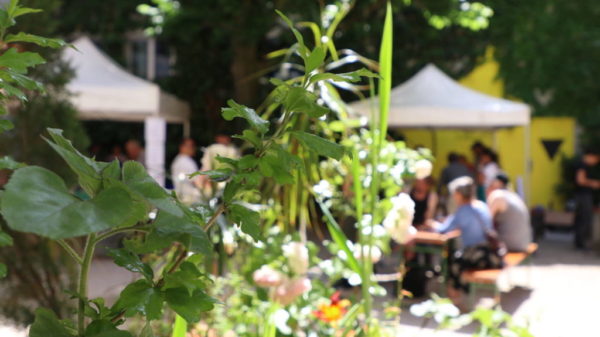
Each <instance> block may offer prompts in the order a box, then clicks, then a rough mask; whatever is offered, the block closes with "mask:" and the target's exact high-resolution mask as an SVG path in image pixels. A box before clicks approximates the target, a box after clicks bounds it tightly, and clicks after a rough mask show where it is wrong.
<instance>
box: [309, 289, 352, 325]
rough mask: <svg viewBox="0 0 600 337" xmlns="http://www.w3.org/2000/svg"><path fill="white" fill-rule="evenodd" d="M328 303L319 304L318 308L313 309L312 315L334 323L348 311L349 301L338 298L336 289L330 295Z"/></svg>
mask: <svg viewBox="0 0 600 337" xmlns="http://www.w3.org/2000/svg"><path fill="white" fill-rule="evenodd" d="M330 301H331V302H330V303H329V304H326V303H323V304H319V306H318V307H317V308H318V310H315V311H314V312H313V313H314V315H315V316H316V317H317V318H318V319H320V320H321V321H323V322H327V323H334V322H336V321H338V320H340V319H341V318H342V317H344V315H345V314H346V311H348V309H347V308H348V307H349V306H350V301H348V300H345V299H340V292H339V291H337V292H335V293H334V294H333V295H331V298H330Z"/></svg>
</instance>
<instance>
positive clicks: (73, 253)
mask: <svg viewBox="0 0 600 337" xmlns="http://www.w3.org/2000/svg"><path fill="white" fill-rule="evenodd" d="M56 243H58V245H59V246H61V247H62V248H63V249H64V250H65V251H66V252H67V253H68V254H69V255H70V256H71V257H72V258H73V259H74V260H75V261H77V263H79V264H82V263H83V260H82V259H81V256H79V254H77V252H76V251H75V249H73V247H71V246H70V245H69V244H68V243H67V242H66V241H65V240H62V239H61V240H56Z"/></svg>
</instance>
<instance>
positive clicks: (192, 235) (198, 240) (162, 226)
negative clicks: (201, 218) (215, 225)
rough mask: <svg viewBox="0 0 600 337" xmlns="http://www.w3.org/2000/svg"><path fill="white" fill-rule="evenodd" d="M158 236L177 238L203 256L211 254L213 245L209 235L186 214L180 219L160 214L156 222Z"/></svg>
mask: <svg viewBox="0 0 600 337" xmlns="http://www.w3.org/2000/svg"><path fill="white" fill-rule="evenodd" d="M154 226H155V228H156V233H157V235H162V236H164V235H166V236H170V237H173V236H175V237H176V238H177V241H179V242H181V243H183V244H184V245H188V244H189V246H188V249H189V250H191V251H194V252H199V253H203V254H207V255H209V254H211V252H212V243H211V242H210V240H209V238H208V235H206V233H205V232H204V230H203V229H202V228H201V227H200V223H198V222H194V219H193V218H192V217H191V216H190V214H188V213H187V212H184V214H183V215H182V216H180V217H178V216H175V215H173V214H171V213H167V212H158V216H157V217H156V220H155V221H154Z"/></svg>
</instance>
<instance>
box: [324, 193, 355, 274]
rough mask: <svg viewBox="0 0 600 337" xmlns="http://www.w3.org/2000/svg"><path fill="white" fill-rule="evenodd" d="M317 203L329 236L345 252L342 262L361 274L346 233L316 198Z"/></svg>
mask: <svg viewBox="0 0 600 337" xmlns="http://www.w3.org/2000/svg"><path fill="white" fill-rule="evenodd" d="M317 203H318V204H319V206H320V207H321V210H322V211H323V214H324V215H325V218H326V219H327V221H326V223H327V229H328V231H329V234H330V235H331V238H332V239H333V242H335V243H336V245H337V246H338V247H339V248H340V249H341V250H343V251H344V253H346V260H345V261H344V262H345V263H346V264H347V265H348V267H350V269H352V271H354V272H355V273H357V274H358V275H362V269H361V267H360V263H359V262H358V260H357V259H356V258H355V257H354V253H353V252H352V250H351V249H350V248H349V247H348V244H347V242H349V240H348V238H347V237H346V234H344V232H343V231H342V229H341V228H340V226H339V225H338V223H337V222H336V221H335V219H334V218H333V215H331V212H330V211H329V208H328V207H327V206H326V205H325V204H323V202H321V201H320V200H318V199H317Z"/></svg>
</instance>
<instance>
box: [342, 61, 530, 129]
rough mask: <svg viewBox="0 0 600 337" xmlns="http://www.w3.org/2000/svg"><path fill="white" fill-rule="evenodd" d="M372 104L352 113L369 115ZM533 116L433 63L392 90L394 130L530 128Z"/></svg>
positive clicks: (361, 104) (359, 104)
mask: <svg viewBox="0 0 600 337" xmlns="http://www.w3.org/2000/svg"><path fill="white" fill-rule="evenodd" d="M375 100H376V99H375ZM372 104H373V103H372V101H370V100H369V99H367V100H363V101H359V102H355V103H352V104H350V110H351V111H354V112H357V113H359V114H361V115H364V116H369V115H370V107H371V105H372ZM376 104H377V103H376ZM529 115H530V109H529V106H528V105H526V104H522V103H517V102H513V101H509V100H506V99H501V98H496V97H492V96H488V95H485V94H482V93H480V92H477V91H474V90H471V89H469V88H467V87H464V86H462V85H460V84H459V83H457V82H456V81H454V80H453V79H452V78H450V77H449V76H448V75H446V74H445V73H444V72H442V71H441V70H440V69H438V68H437V67H436V66H435V65H433V64H429V65H427V66H426V67H425V68H423V69H421V70H420V71H419V72H418V73H417V74H416V75H414V76H413V77H412V78H410V79H409V80H408V81H406V82H405V83H403V84H401V85H399V86H397V87H395V88H393V89H392V91H391V99H390V112H389V121H388V123H389V126H390V127H438V128H444V127H446V128H452V127H455V128H494V127H508V126H518V125H527V124H529V117H530V116H529Z"/></svg>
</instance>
